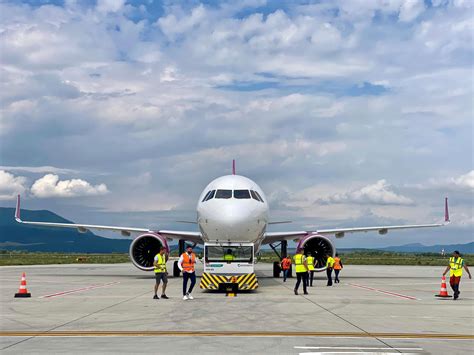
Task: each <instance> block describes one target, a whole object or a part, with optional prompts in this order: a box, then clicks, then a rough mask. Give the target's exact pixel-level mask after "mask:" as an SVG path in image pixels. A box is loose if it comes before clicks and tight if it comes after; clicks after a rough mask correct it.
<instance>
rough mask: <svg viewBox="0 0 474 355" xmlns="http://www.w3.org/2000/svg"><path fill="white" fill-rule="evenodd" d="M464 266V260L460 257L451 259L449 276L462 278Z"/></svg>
mask: <svg viewBox="0 0 474 355" xmlns="http://www.w3.org/2000/svg"><path fill="white" fill-rule="evenodd" d="M463 265H464V259H463V258H461V257H459V258H455V257H454V256H453V257H451V258H449V267H450V268H451V270H449V276H456V277H459V276H462V267H463Z"/></svg>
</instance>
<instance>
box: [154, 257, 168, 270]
mask: <svg viewBox="0 0 474 355" xmlns="http://www.w3.org/2000/svg"><path fill="white" fill-rule="evenodd" d="M156 257H157V258H158V261H157V262H156V264H157V266H155V274H159V273H160V272H166V256H165V255H163V256H162V255H161V254H156Z"/></svg>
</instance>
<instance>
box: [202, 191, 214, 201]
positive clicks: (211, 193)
mask: <svg viewBox="0 0 474 355" xmlns="http://www.w3.org/2000/svg"><path fill="white" fill-rule="evenodd" d="M215 192H216V190H211V191H208V192H207V194H206V196H204V198H203V199H202V201H201V202H205V201H209V200H210V199H212V198H213V197H214V193H215Z"/></svg>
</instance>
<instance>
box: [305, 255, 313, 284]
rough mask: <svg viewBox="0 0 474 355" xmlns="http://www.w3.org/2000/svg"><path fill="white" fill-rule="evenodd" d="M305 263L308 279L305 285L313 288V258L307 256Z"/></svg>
mask: <svg viewBox="0 0 474 355" xmlns="http://www.w3.org/2000/svg"><path fill="white" fill-rule="evenodd" d="M306 262H307V263H308V272H309V275H308V278H307V285H308V284H309V286H310V287H313V278H314V257H313V256H312V255H311V254H309V255H308V256H306Z"/></svg>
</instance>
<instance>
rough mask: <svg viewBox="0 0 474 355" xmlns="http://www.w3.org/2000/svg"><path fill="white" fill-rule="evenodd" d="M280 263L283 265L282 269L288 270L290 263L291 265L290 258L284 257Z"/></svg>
mask: <svg viewBox="0 0 474 355" xmlns="http://www.w3.org/2000/svg"><path fill="white" fill-rule="evenodd" d="M281 264H282V266H283V270H288V269H289V268H290V265H291V259H289V258H284V259H283V261H282V263H281Z"/></svg>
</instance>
